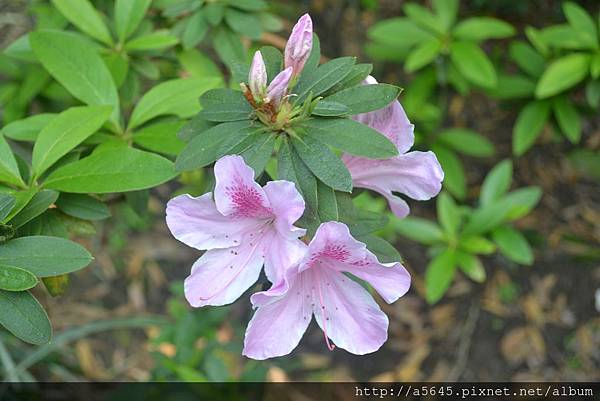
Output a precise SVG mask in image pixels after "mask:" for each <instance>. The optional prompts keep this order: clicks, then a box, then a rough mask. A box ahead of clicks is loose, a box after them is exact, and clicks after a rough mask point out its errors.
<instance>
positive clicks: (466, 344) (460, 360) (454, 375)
mask: <svg viewBox="0 0 600 401" xmlns="http://www.w3.org/2000/svg"><path fill="white" fill-rule="evenodd" d="M479 311H480V307H479V302H478V301H473V302H472V303H471V307H470V308H469V314H468V315H467V320H466V321H465V325H464V327H463V330H462V333H461V338H460V344H459V345H458V350H457V352H456V362H455V364H454V366H453V367H452V370H451V371H450V373H448V377H447V380H448V381H449V382H455V381H457V380H458V379H460V377H461V376H462V374H463V372H464V370H465V368H466V367H467V362H468V360H469V350H470V349H471V340H472V338H473V333H474V332H475V327H476V326H477V320H478V319H479Z"/></svg>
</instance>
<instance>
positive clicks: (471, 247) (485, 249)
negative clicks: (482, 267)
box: [458, 235, 496, 255]
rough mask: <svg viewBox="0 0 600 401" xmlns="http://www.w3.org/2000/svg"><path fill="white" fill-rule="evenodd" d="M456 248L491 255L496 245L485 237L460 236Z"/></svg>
mask: <svg viewBox="0 0 600 401" xmlns="http://www.w3.org/2000/svg"><path fill="white" fill-rule="evenodd" d="M458 248H459V249H460V250H462V251H465V252H468V253H472V254H477V255H491V254H492V253H494V252H496V245H494V243H493V242H492V241H490V240H488V239H487V238H485V237H481V236H479V235H467V236H462V237H461V238H460V241H459V243H458Z"/></svg>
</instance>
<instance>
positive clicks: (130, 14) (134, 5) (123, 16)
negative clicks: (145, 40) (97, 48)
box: [115, 0, 152, 43]
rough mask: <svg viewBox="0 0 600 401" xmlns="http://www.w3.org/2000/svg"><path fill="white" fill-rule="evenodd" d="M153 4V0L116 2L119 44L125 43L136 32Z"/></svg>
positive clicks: (122, 0) (120, 0)
mask: <svg viewBox="0 0 600 401" xmlns="http://www.w3.org/2000/svg"><path fill="white" fill-rule="evenodd" d="M151 2H152V0H116V1H115V28H116V30H117V36H118V38H119V42H121V43H123V42H125V40H126V39H128V38H129V36H131V34H133V33H134V32H135V30H136V29H137V27H138V26H139V25H140V22H142V20H143V19H144V14H146V11H147V10H148V7H149V6H150V3H151Z"/></svg>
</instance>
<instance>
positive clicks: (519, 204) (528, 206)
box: [500, 186, 542, 220]
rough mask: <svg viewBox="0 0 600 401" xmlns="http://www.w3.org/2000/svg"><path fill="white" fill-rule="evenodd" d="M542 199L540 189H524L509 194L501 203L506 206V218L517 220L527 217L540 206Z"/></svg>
mask: <svg viewBox="0 0 600 401" xmlns="http://www.w3.org/2000/svg"><path fill="white" fill-rule="evenodd" d="M541 197H542V190H541V189H540V188H539V187H534V186H531V187H524V188H519V189H517V190H515V191H512V192H509V193H508V194H507V195H505V196H504V197H503V198H502V199H501V200H500V202H502V203H503V204H504V208H505V209H506V210H507V214H506V218H507V219H508V220H516V219H518V218H521V217H523V216H525V215H527V214H528V213H529V212H531V211H532V210H533V208H534V207H535V206H536V205H537V204H538V202H539V201H540V199H541Z"/></svg>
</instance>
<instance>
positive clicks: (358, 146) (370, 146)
mask: <svg viewBox="0 0 600 401" xmlns="http://www.w3.org/2000/svg"><path fill="white" fill-rule="evenodd" d="M302 127H303V128H304V130H305V132H306V135H307V136H308V137H311V138H312V139H314V140H316V141H320V142H323V143H325V144H327V145H330V146H332V147H334V148H337V149H340V150H343V151H344V152H347V153H350V154H352V155H356V156H364V157H368V158H371V159H388V158H390V157H393V156H397V155H398V149H397V148H396V145H394V144H393V143H392V142H391V141H390V140H389V139H387V138H386V137H385V136H384V135H382V134H381V133H380V132H379V131H376V130H374V129H373V128H370V127H368V126H367V125H365V124H361V123H359V122H357V121H354V120H351V119H348V118H333V119H329V118H317V119H311V120H308V121H307V122H305V123H304V124H303V125H302Z"/></svg>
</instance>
